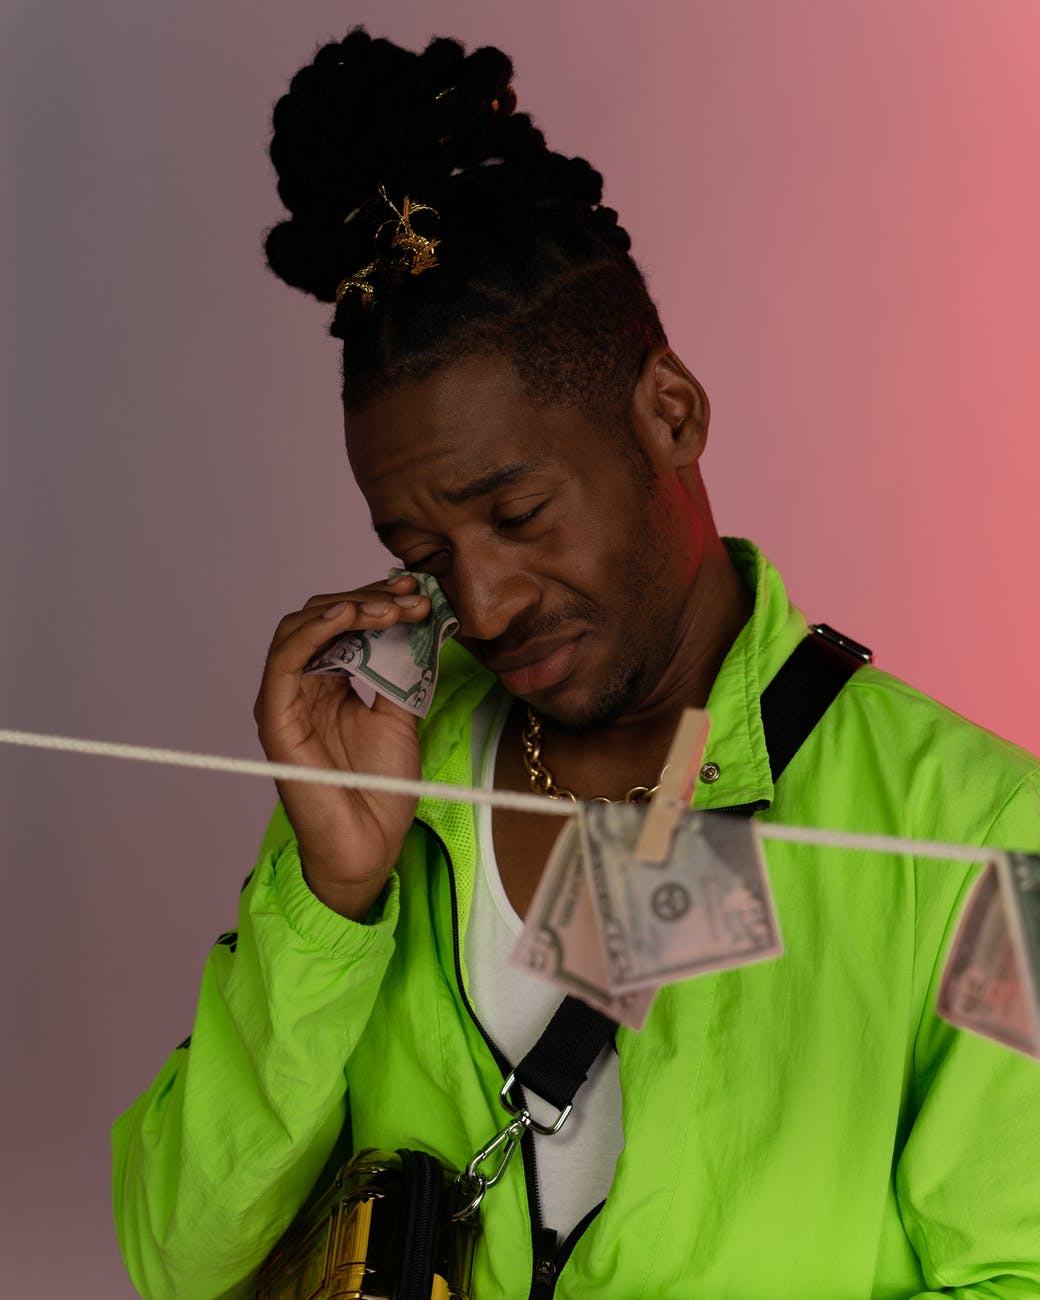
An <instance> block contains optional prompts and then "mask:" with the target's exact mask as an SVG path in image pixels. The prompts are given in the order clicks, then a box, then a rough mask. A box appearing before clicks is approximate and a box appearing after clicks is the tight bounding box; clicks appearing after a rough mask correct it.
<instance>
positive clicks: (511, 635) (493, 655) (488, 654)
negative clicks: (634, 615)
mask: <svg viewBox="0 0 1040 1300" xmlns="http://www.w3.org/2000/svg"><path fill="white" fill-rule="evenodd" d="M604 621H605V620H604V618H603V616H602V614H601V613H600V611H599V610H598V609H597V608H596V606H595V605H593V604H592V602H591V601H586V600H574V601H571V602H570V603H569V604H567V605H563V606H561V607H560V608H559V609H556V610H553V611H552V612H551V613H550V612H546V613H544V614H539V615H536V616H535V617H533V618H529V619H526V620H525V621H523V622H519V621H517V622H516V623H511V624H510V625H509V627H508V628H507V629H506V630H505V632H503V633H502V635H501V636H498V637H495V639H494V640H493V641H478V640H475V639H473V638H469V637H466V636H465V635H464V634H460V636H459V638H458V639H459V641H461V642H462V643H463V644H464V645H466V646H467V649H469V650H470V651H471V652H472V653H473V654H474V655H476V657H477V658H478V659H499V658H502V657H504V656H507V655H511V654H515V653H516V652H517V651H518V650H522V649H523V647H524V646H525V645H527V644H528V643H529V642H531V641H541V640H547V639H548V638H549V637H552V636H555V635H556V633H557V632H559V631H561V630H562V629H564V628H566V627H568V626H570V625H572V624H574V623H582V624H584V625H586V626H592V627H599V626H600V625H601V624H602V623H603V622H604Z"/></svg>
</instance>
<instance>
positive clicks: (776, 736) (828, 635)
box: [515, 623, 873, 1110]
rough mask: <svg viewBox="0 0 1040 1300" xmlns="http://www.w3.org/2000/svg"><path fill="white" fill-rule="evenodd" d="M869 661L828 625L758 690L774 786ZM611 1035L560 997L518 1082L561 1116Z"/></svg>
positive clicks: (596, 1017) (605, 1019) (746, 809)
mask: <svg viewBox="0 0 1040 1300" xmlns="http://www.w3.org/2000/svg"><path fill="white" fill-rule="evenodd" d="M872 659H873V655H872V654H871V652H870V651H869V650H868V649H867V647H866V646H862V645H860V644H859V642H857V641H852V640H850V639H849V638H848V637H844V636H842V635H841V633H840V632H835V631H834V629H833V628H831V627H828V626H827V624H826V623H816V624H814V625H813V626H812V628H811V629H810V632H809V635H808V636H807V637H805V638H804V639H803V640H802V641H801V642H800V643H799V645H798V646H797V647H796V648H795V650H794V653H793V654H792V655H791V656H790V658H788V659H787V661H786V662H785V663H784V664H783V665H782V667H781V668H780V671H779V672H778V673H777V674H776V676H775V677H774V678H773V680H772V681H771V682H770V683H769V685H768V686H767V687H766V689H765V690H764V691H763V692H762V727H763V730H764V731H765V739H766V750H767V751H768V753H769V768H770V771H771V772H772V776H773V780H774V782H775V781H776V780H777V778H778V777H779V776H780V773H781V772H782V771H783V770H784V768H785V767H786V766H787V765H788V763H789V762H790V761H791V759H792V758H794V756H795V754H797V752H798V751H799V749H801V747H802V744H803V743H804V741H805V740H806V739H807V738H808V736H809V733H810V732H811V731H812V729H813V728H814V727H815V726H816V724H817V723H818V722H819V720H820V719H821V718H822V717H823V715H824V713H826V711H827V708H828V706H829V705H830V704H831V701H832V700H833V699H834V697H835V696H836V695H837V694H838V692H839V691H840V690H841V688H842V687H843V686H844V685H845V683H846V682H847V681H848V679H849V678H850V677H851V676H852V674H853V673H854V672H855V671H856V669H857V668H862V666H863V665H864V664H865V663H870V662H871V661H872ZM762 806H763V805H762V804H746V805H744V806H743V807H741V808H729V809H726V811H727V812H729V813H733V814H737V815H743V816H746V817H749V816H751V814H752V813H754V812H756V811H757V810H758V809H759V808H760V807H762ZM616 1029H617V1023H616V1021H614V1020H611V1019H610V1017H609V1016H605V1015H603V1013H602V1012H601V1011H596V1010H594V1009H593V1008H592V1007H590V1006H589V1005H588V1003H586V1002H582V1001H581V999H580V998H572V997H566V998H564V999H563V1001H562V1002H561V1003H560V1005H559V1006H558V1007H557V1008H556V1012H555V1014H554V1015H553V1018H552V1019H551V1020H550V1021H549V1023H548V1025H546V1027H545V1030H544V1032H543V1033H542V1035H541V1037H540V1038H539V1039H538V1041H537V1042H536V1043H535V1045H534V1046H533V1047H532V1048H531V1050H530V1051H529V1052H528V1053H527V1055H526V1056H525V1057H524V1059H523V1060H522V1061H521V1062H520V1064H519V1065H518V1066H517V1067H516V1073H515V1078H516V1080H517V1082H518V1083H519V1084H520V1085H521V1087H523V1088H529V1089H530V1090H531V1091H532V1092H534V1093H535V1094H536V1095H537V1096H539V1097H542V1098H544V1099H545V1100H546V1101H547V1102H549V1103H550V1105H552V1106H557V1107H559V1109H560V1110H563V1109H564V1107H565V1106H569V1105H570V1104H571V1102H572V1101H573V1100H574V1097H575V1094H576V1093H577V1091H578V1089H579V1088H580V1087H581V1085H582V1084H583V1083H584V1082H585V1080H586V1079H587V1078H588V1073H589V1070H590V1069H591V1068H592V1065H593V1062H594V1061H595V1060H596V1058H597V1057H598V1056H599V1054H600V1052H601V1051H602V1050H603V1047H604V1045H605V1044H606V1043H607V1042H608V1041H609V1040H610V1038H611V1036H612V1035H613V1033H614V1031H615V1030H616Z"/></svg>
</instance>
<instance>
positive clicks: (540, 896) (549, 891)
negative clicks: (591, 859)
mask: <svg viewBox="0 0 1040 1300" xmlns="http://www.w3.org/2000/svg"><path fill="white" fill-rule="evenodd" d="M510 961H511V963H512V964H513V965H514V966H517V967H519V969H520V970H526V971H529V972H530V973H531V974H533V975H540V976H542V978H543V979H547V980H549V981H550V982H551V983H553V984H556V985H557V986H558V987H559V988H561V989H563V990H564V992H565V993H570V994H572V995H573V996H574V997H578V998H581V999H582V1001H583V1002H587V1003H589V1005H590V1006H593V1007H595V1008H596V1010H597V1011H602V1012H603V1014H604V1015H607V1016H610V1017H612V1018H613V1019H614V1020H617V1021H619V1022H620V1023H621V1024H625V1025H631V1027H632V1028H633V1029H639V1028H640V1027H641V1026H642V1024H643V1021H644V1020H645V1019H646V1013H647V1011H649V1009H650V1003H651V1002H652V1001H653V998H654V990H653V989H643V990H640V991H639V992H638V993H626V994H622V995H621V996H614V995H613V994H612V993H611V992H610V988H609V985H608V981H607V963H606V960H605V958H604V955H603V945H602V943H601V942H600V937H599V934H598V932H597V929H596V914H595V912H594V910H593V906H592V896H591V895H590V894H589V889H588V883H587V880H586V876H585V865H584V863H583V861H582V850H581V836H580V832H579V830H578V825H577V820H576V819H571V820H569V821H567V822H566V823H565V824H564V827H563V830H562V831H561V832H560V834H559V836H558V837H557V840H556V843H555V844H554V845H553V850H552V853H551V854H550V855H549V861H548V862H547V863H546V866H545V870H544V871H543V872H542V878H541V880H540V881H539V882H538V888H537V889H536V890H535V894H534V898H533V899H532V900H531V906H530V908H529V909H528V912H527V920H526V922H525V924H524V929H523V932H522V933H521V935H520V938H519V939H518V941H517V944H516V947H515V948H514V950H513V953H512V955H511V957H510Z"/></svg>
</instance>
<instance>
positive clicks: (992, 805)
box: [832, 665, 1040, 847]
mask: <svg viewBox="0 0 1040 1300" xmlns="http://www.w3.org/2000/svg"><path fill="white" fill-rule="evenodd" d="M833 712H834V716H833V719H832V726H833V727H835V728H836V729H837V730H838V733H839V734H840V735H841V736H843V737H844V738H845V741H846V742H848V743H853V744H854V746H855V750H856V754H855V761H856V764H857V766H858V767H859V768H860V769H861V771H862V773H863V775H864V777H869V778H871V779H873V780H875V781H880V782H884V783H886V784H890V783H893V782H894V783H896V785H897V786H901V787H902V789H903V792H904V797H905V800H906V803H907V806H908V808H914V809H916V813H917V815H916V816H915V817H914V819H913V820H915V821H923V822H932V823H933V824H934V826H935V829H936V830H937V831H938V830H939V829H940V828H941V827H948V828H949V829H948V830H947V831H946V834H954V833H956V834H960V835H963V836H964V837H965V838H966V840H967V842H974V841H976V840H979V839H989V834H988V832H989V830H990V828H992V827H993V826H994V825H995V824H996V823H997V822H998V821H999V820H1000V819H1001V817H1005V818H1006V816H1007V813H1008V809H1009V808H1011V807H1013V806H1015V807H1020V808H1021V809H1022V811H1023V813H1024V814H1025V815H1026V817H1027V819H1028V821H1029V823H1030V824H1031V825H1035V828H1036V833H1035V834H1034V835H1032V836H1031V842H1032V843H1033V844H1034V846H1035V845H1037V844H1040V839H1038V838H1037V836H1040V759H1037V757H1036V756H1035V755H1033V754H1030V753H1029V752H1028V751H1027V750H1025V749H1022V748H1021V747H1020V746H1018V745H1015V744H1012V743H1011V741H1009V740H1005V739H1004V738H1003V737H1001V736H998V735H996V734H995V733H994V732H992V731H988V730H987V729H986V728H985V727H981V726H979V725H978V724H976V723H974V722H971V721H970V720H969V719H968V718H965V717H963V716H962V715H961V714H959V713H956V712H954V710H953V709H950V708H947V707H946V706H945V705H943V704H940V703H939V701H938V700H935V699H933V698H932V697H931V696H929V695H926V694H925V693H924V692H923V691H920V690H918V689H917V688H916V687H913V686H911V685H909V684H908V683H907V682H904V681H902V680H901V679H900V678H898V677H894V676H892V674H891V673H886V672H882V671H881V670H880V669H877V668H874V667H873V666H870V665H868V666H866V667H863V668H861V669H860V670H859V671H858V672H857V673H855V674H854V675H853V677H852V678H851V679H850V681H849V682H848V683H847V684H846V686H845V687H844V689H843V690H842V692H841V694H840V695H839V697H838V699H837V701H836V702H835V707H834V710H833ZM990 842H994V841H990ZM1008 847H1014V845H1013V844H1012V845H1008Z"/></svg>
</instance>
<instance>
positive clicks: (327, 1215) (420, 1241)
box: [256, 1148, 479, 1300]
mask: <svg viewBox="0 0 1040 1300" xmlns="http://www.w3.org/2000/svg"><path fill="white" fill-rule="evenodd" d="M458 1200H459V1188H458V1184H457V1182H456V1177H455V1175H453V1174H451V1173H449V1171H448V1170H446V1169H444V1168H443V1167H442V1166H441V1165H440V1164H439V1163H438V1161H437V1160H435V1159H434V1158H433V1156H431V1155H427V1153H426V1152H425V1151H409V1150H400V1151H376V1150H374V1149H371V1148H370V1149H367V1150H364V1151H359V1152H358V1153H357V1155H355V1156H354V1157H352V1159H350V1160H348V1161H347V1163H346V1164H345V1165H343V1166H342V1167H341V1168H340V1170H339V1172H338V1173H337V1174H336V1177H335V1178H334V1179H333V1181H332V1184H331V1185H330V1186H329V1187H328V1188H326V1189H325V1191H323V1192H321V1193H320V1194H319V1195H318V1196H317V1197H316V1198H314V1199H312V1200H311V1201H308V1202H307V1204H306V1205H304V1207H303V1209H302V1210H301V1211H300V1213H299V1214H298V1215H297V1216H296V1218H295V1219H294V1220H293V1222H292V1223H291V1224H290V1225H289V1228H288V1229H287V1230H286V1232H285V1235H284V1236H283V1237H282V1238H281V1240H280V1241H279V1242H278V1244H277V1245H276V1246H275V1248H274V1249H273V1250H272V1251H271V1253H270V1255H269V1256H268V1257H267V1259H266V1260H265V1261H264V1264H263V1267H262V1268H261V1270H260V1278H259V1289H258V1291H257V1293H256V1294H257V1300H472V1297H471V1295H470V1278H471V1276H472V1272H473V1251H474V1248H475V1246H476V1238H477V1233H478V1231H479V1228H478V1224H477V1220H476V1215H469V1216H467V1217H466V1218H464V1219H459V1220H453V1219H452V1215H453V1213H454V1212H455V1209H456V1207H457V1203H458Z"/></svg>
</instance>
